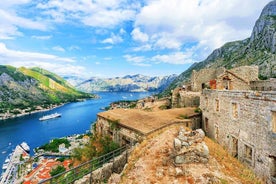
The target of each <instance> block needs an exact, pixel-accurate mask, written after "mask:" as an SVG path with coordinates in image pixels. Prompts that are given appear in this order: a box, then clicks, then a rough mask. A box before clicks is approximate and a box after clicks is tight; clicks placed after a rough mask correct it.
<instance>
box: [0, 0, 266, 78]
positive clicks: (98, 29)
mask: <svg viewBox="0 0 276 184" xmlns="http://www.w3.org/2000/svg"><path fill="white" fill-rule="evenodd" d="M268 2H269V0H258V1H255V0H243V1H240V0H142V1H137V0H136V1H135V0H133V1H132V0H36V1H31V0H2V1H1V5H0V64H8V65H13V66H16V67H20V66H25V67H33V66H39V67H42V68H45V69H48V70H50V71H52V72H55V73H57V74H59V75H62V76H64V75H73V76H81V77H85V78H88V77H92V76H98V77H115V76H124V75H127V74H138V73H139V74H144V75H149V76H164V75H170V74H180V73H181V72H183V71H184V70H186V69H187V68H188V67H189V66H190V65H191V64H193V63H194V62H199V61H202V60H203V59H205V58H206V57H207V56H208V55H209V54H210V53H211V52H212V50H214V49H215V48H218V47H220V46H222V45H223V44H224V43H226V42H228V41H234V40H239V39H244V38H247V37H249V36H250V34H251V31H252V29H253V26H254V24H255V21H256V19H257V18H258V17H259V15H260V13H261V10H262V8H263V7H264V6H265V5H266V4H267V3H268Z"/></svg>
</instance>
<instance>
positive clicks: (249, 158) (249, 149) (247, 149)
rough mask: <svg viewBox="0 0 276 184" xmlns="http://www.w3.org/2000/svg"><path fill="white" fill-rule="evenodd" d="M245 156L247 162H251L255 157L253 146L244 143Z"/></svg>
mask: <svg viewBox="0 0 276 184" xmlns="http://www.w3.org/2000/svg"><path fill="white" fill-rule="evenodd" d="M243 157H244V159H245V161H246V162H248V163H249V164H251V162H252V158H253V151H252V147H250V146H248V145H246V144H245V145H244V153H243Z"/></svg>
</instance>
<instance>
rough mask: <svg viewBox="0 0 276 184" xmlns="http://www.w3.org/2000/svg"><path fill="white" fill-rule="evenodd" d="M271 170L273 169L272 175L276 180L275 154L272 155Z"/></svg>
mask: <svg viewBox="0 0 276 184" xmlns="http://www.w3.org/2000/svg"><path fill="white" fill-rule="evenodd" d="M269 159H270V163H271V164H270V171H271V176H272V177H273V178H275V180H276V157H275V156H270V157H269Z"/></svg>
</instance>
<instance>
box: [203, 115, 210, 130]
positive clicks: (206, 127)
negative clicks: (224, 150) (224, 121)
mask: <svg viewBox="0 0 276 184" xmlns="http://www.w3.org/2000/svg"><path fill="white" fill-rule="evenodd" d="M204 122H205V131H206V132H208V129H209V127H208V126H209V119H208V118H206V117H205V121H204Z"/></svg>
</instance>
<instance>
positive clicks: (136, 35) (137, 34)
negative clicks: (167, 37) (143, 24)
mask: <svg viewBox="0 0 276 184" xmlns="http://www.w3.org/2000/svg"><path fill="white" fill-rule="evenodd" d="M131 36H132V38H133V39H134V40H136V41H140V42H147V41H148V40H149V37H148V35H147V34H145V33H142V32H141V31H140V29H139V28H135V29H134V30H133V31H132V32H131Z"/></svg>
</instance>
